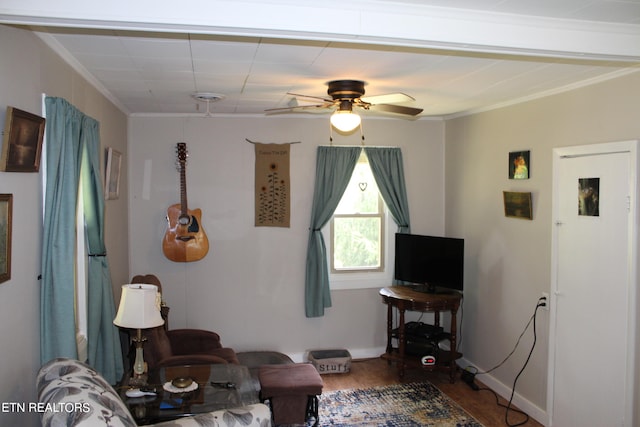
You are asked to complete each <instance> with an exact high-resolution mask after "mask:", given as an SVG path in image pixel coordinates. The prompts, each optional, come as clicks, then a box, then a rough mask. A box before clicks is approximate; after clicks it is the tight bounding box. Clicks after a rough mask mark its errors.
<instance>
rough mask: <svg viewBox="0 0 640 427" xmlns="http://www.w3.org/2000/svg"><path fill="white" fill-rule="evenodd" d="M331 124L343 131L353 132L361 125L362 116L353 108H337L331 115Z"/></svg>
mask: <svg viewBox="0 0 640 427" xmlns="http://www.w3.org/2000/svg"><path fill="white" fill-rule="evenodd" d="M331 124H332V125H333V127H334V128H336V129H338V130H339V131H341V132H351V131H352V130H354V129H355V128H357V127H358V126H360V116H359V115H357V114H355V113H353V112H352V111H351V110H337V111H336V112H335V113H333V114H332V115H331Z"/></svg>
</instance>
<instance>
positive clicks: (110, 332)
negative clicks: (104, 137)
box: [82, 116, 124, 384]
mask: <svg viewBox="0 0 640 427" xmlns="http://www.w3.org/2000/svg"><path fill="white" fill-rule="evenodd" d="M83 124H84V126H83V130H84V132H83V133H82V144H83V146H84V148H85V150H84V162H83V167H82V195H83V200H84V218H85V227H86V232H85V234H86V237H87V248H88V252H89V260H88V274H87V276H88V281H87V285H88V291H87V298H88V302H87V312H88V319H87V329H88V331H87V340H88V347H87V356H88V362H89V364H90V365H91V366H93V367H94V368H95V369H96V370H98V371H99V372H100V373H101V374H102V376H103V377H104V378H105V379H106V380H107V381H109V382H110V383H111V384H115V383H116V382H117V381H119V380H120V378H122V374H123V373H124V368H123V362H122V353H121V347H120V335H119V333H118V329H117V328H116V326H115V325H114V324H113V319H114V317H115V315H116V308H115V302H114V299H113V290H112V286H111V274H110V272H109V261H108V259H107V253H106V252H107V251H106V248H105V245H104V195H103V187H102V178H101V176H102V175H101V172H100V131H99V126H100V125H99V123H98V122H97V121H96V120H94V119H92V118H91V117H86V116H85V117H84V120H83Z"/></svg>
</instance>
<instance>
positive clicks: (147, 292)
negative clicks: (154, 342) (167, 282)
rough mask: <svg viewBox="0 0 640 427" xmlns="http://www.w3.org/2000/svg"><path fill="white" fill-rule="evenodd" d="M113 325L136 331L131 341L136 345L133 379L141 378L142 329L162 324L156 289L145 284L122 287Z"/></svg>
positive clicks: (142, 367) (142, 357) (142, 368)
mask: <svg viewBox="0 0 640 427" xmlns="http://www.w3.org/2000/svg"><path fill="white" fill-rule="evenodd" d="M113 323H114V324H115V325H116V326H120V327H121V328H129V329H137V330H138V333H137V336H136V338H134V339H133V341H134V342H135V345H136V359H135V362H134V364H133V373H134V377H137V378H140V377H142V375H143V374H144V371H145V369H144V356H143V354H142V345H143V344H144V341H145V340H146V339H144V338H142V329H148V328H155V327H157V326H160V325H162V324H163V323H164V320H162V316H160V294H159V293H158V287H157V286H155V285H147V284H127V285H122V295H121V296H120V305H119V306H118V313H117V314H116V318H115V319H113Z"/></svg>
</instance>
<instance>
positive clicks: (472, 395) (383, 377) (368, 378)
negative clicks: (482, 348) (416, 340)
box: [322, 358, 542, 427]
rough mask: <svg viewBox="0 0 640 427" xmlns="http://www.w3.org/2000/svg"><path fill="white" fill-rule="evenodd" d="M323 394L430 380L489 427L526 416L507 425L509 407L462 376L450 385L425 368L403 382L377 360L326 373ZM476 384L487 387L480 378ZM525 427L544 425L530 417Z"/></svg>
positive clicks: (511, 417) (408, 374) (393, 369)
mask: <svg viewBox="0 0 640 427" xmlns="http://www.w3.org/2000/svg"><path fill="white" fill-rule="evenodd" d="M322 379H323V380H324V388H323V392H328V391H334V390H343V389H349V388H368V387H375V386H380V385H389V384H397V383H400V382H403V383H407V382H414V381H425V380H427V381H429V382H431V383H432V384H434V385H435V386H436V387H438V388H439V389H440V390H441V391H442V392H443V393H445V394H446V395H447V396H449V397H450V398H451V399H453V400H454V401H456V402H457V403H458V404H459V405H460V406H462V407H463V408H464V410H465V411H467V412H468V413H469V414H471V415H472V416H473V417H475V418H476V419H477V420H478V421H479V422H480V423H482V424H483V425H485V427H494V426H495V427H498V426H507V425H509V424H511V425H513V424H518V423H520V422H522V421H524V419H525V417H524V415H521V414H518V413H516V412H513V411H510V413H509V424H507V423H506V422H505V412H506V410H505V408H503V407H501V406H498V405H497V404H496V398H495V397H494V395H493V393H491V392H488V391H482V390H480V391H475V390H472V389H471V387H469V386H468V385H467V384H465V383H464V382H462V381H461V380H460V378H459V377H457V378H456V382H455V383H454V384H451V383H450V382H449V374H447V373H442V372H428V371H424V370H422V369H407V370H406V372H405V377H404V379H403V380H402V381H399V379H398V372H397V369H396V366H395V365H394V364H392V365H391V366H389V365H388V364H387V362H386V361H384V360H382V359H380V358H375V359H366V360H354V361H352V362H351V370H350V372H349V373H347V374H326V375H323V376H322ZM476 383H477V384H478V385H479V386H480V387H481V388H482V387H485V386H484V385H483V384H482V383H481V382H480V381H478V380H477V379H476ZM500 402H501V403H502V404H505V405H506V403H507V402H506V401H505V400H504V399H502V398H500ZM522 425H523V426H530V427H541V426H542V424H540V423H538V422H537V421H535V420H534V419H533V418H529V421H528V422H527V423H526V424H522Z"/></svg>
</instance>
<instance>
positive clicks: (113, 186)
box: [104, 147, 122, 200]
mask: <svg viewBox="0 0 640 427" xmlns="http://www.w3.org/2000/svg"><path fill="white" fill-rule="evenodd" d="M121 167H122V153H120V152H119V151H117V150H114V149H113V148H111V147H109V148H108V149H107V167H106V175H107V176H106V179H105V180H104V198H105V200H115V199H117V198H118V197H120V168H121Z"/></svg>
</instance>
